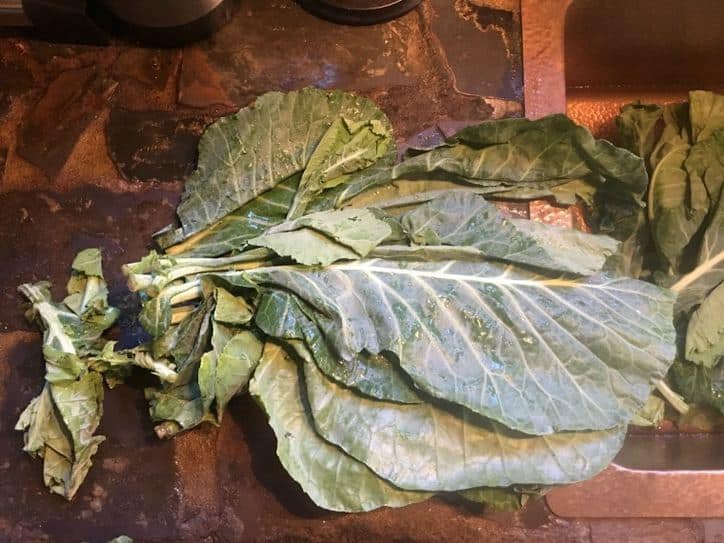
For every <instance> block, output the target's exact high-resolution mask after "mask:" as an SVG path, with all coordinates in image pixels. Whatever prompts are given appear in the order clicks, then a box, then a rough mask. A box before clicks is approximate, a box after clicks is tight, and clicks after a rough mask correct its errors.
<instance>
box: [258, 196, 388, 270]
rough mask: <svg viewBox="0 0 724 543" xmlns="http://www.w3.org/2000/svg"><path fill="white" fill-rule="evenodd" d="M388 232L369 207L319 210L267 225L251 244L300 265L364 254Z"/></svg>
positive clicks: (382, 239)
mask: <svg viewBox="0 0 724 543" xmlns="http://www.w3.org/2000/svg"><path fill="white" fill-rule="evenodd" d="M391 233H392V230H391V229H390V227H389V226H388V224H387V223H386V222H385V221H383V220H380V219H378V218H376V217H375V215H374V214H373V213H372V212H371V211H370V210H369V209H344V210H332V211H319V212H316V213H312V214H310V215H306V216H304V217H301V218H299V219H294V220H291V221H288V222H285V223H282V224H280V225H278V226H275V227H273V228H270V229H269V230H267V231H266V232H265V233H264V234H262V235H261V236H259V237H256V238H253V239H251V240H249V243H250V244H251V245H257V246H260V247H267V248H268V249H271V250H272V251H274V252H275V253H277V254H278V255H280V256H289V257H291V258H292V259H294V260H295V261H297V262H299V263H300V264H305V265H308V266H314V265H322V266H326V265H328V264H331V263H332V262H335V261H337V260H355V259H357V258H360V257H364V256H367V254H369V252H370V251H371V250H372V249H374V248H375V247H376V246H377V245H379V244H380V243H382V242H383V241H384V240H385V238H387V236H389V235H390V234H391Z"/></svg>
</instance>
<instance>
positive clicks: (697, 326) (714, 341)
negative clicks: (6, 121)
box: [686, 283, 724, 368]
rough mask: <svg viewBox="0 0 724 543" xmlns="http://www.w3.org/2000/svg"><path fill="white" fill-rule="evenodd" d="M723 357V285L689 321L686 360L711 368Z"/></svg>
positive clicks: (714, 291)
mask: <svg viewBox="0 0 724 543" xmlns="http://www.w3.org/2000/svg"><path fill="white" fill-rule="evenodd" d="M722 356H724V283H721V284H720V285H719V286H718V287H716V288H715V289H714V290H713V291H712V292H711V293H710V294H709V295H708V296H707V297H706V299H705V300H704V301H703V302H702V304H701V305H700V306H699V308H698V309H697V310H696V311H695V312H694V314H693V315H692V316H691V319H690V320H689V326H688V328H687V330H686V359H687V360H689V361H691V362H694V363H696V364H703V365H704V366H706V367H708V368H711V367H713V366H714V365H715V364H716V363H717V361H718V360H719V358H720V357H722Z"/></svg>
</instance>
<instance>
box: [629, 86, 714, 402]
mask: <svg viewBox="0 0 724 543" xmlns="http://www.w3.org/2000/svg"><path fill="white" fill-rule="evenodd" d="M618 125H619V129H620V132H621V136H622V139H623V141H624V143H625V145H626V146H627V147H628V148H630V149H631V150H632V151H634V152H636V153H638V154H639V155H640V156H642V157H643V158H644V160H645V161H646V164H647V167H648V168H649V170H650V171H651V181H650V184H649V187H648V206H647V213H646V220H645V221H639V222H638V225H639V226H638V228H637V229H636V232H635V233H634V236H635V237H636V238H637V239H638V240H639V243H638V244H637V248H636V251H637V252H638V254H639V255H641V256H640V257H639V259H640V260H642V261H645V262H647V263H648V265H647V268H648V269H645V270H644V273H646V272H648V273H649V275H650V277H651V278H652V279H653V280H655V281H656V282H658V283H659V284H662V285H667V286H671V289H672V290H673V291H674V292H676V293H677V301H676V304H675V320H676V322H675V325H676V328H677V330H678V331H679V340H678V355H677V361H676V363H675V364H674V365H673V367H672V370H671V377H672V381H673V382H674V384H675V386H676V388H677V391H678V392H679V393H680V394H682V396H683V397H684V399H685V400H686V401H688V402H691V403H694V404H699V405H708V406H710V407H713V408H715V409H718V410H719V411H720V412H721V413H724V364H722V363H721V361H722V358H724V198H722V191H723V190H724V96H721V95H717V94H714V93H711V92H705V91H693V92H691V93H689V101H688V102H686V103H677V104H669V105H666V106H657V105H642V104H630V105H627V106H625V107H624V108H623V109H622V111H621V115H620V116H619V118H618ZM650 247H651V248H653V251H649V248H650ZM647 252H651V253H655V254H654V255H650V256H649V257H648V258H646V257H645V255H646V253H647ZM677 405H678V403H677ZM682 410H683V411H685V410H686V407H685V406H684V408H683V409H682Z"/></svg>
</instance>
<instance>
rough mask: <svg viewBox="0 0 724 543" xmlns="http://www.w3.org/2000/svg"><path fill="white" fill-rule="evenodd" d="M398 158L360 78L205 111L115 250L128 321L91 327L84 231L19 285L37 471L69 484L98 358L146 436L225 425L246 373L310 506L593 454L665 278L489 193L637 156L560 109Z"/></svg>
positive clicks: (665, 360)
mask: <svg viewBox="0 0 724 543" xmlns="http://www.w3.org/2000/svg"><path fill="white" fill-rule="evenodd" d="M396 162H397V149H396V145H395V140H394V137H393V134H392V129H391V127H390V124H389V121H388V120H387V118H386V117H385V115H384V114H383V113H382V112H381V111H380V110H379V109H378V108H377V107H375V105H374V104H373V103H372V102H370V101H369V100H366V99H363V98H359V97H356V96H352V95H349V94H346V93H343V92H339V91H332V92H327V91H321V90H315V89H304V90H300V91H295V92H290V93H286V94H282V93H269V94H266V95H264V96H262V97H260V98H259V99H258V100H257V101H256V103H255V104H254V105H253V106H251V107H249V108H245V109H242V110H241V111H239V112H238V113H237V114H235V115H232V116H230V117H226V118H223V119H220V120H219V121H217V122H215V123H214V124H212V125H211V126H210V127H209V128H208V129H207V131H206V133H205V134H204V136H203V137H202V139H201V142H200V144H199V160H198V169H197V170H196V171H195V172H194V173H193V174H192V176H191V177H190V179H189V180H188V181H187V183H186V187H185V191H184V194H183V197H182V201H181V203H180V204H179V206H178V209H177V214H178V223H177V224H174V225H171V226H169V227H168V228H166V229H164V230H163V231H162V232H159V233H158V234H157V235H156V236H155V242H156V244H157V246H158V247H159V248H160V251H158V252H151V253H150V254H149V255H147V256H146V257H144V258H143V259H141V260H140V261H138V262H134V263H130V264H127V265H126V266H125V268H124V272H125V274H126V276H127V277H128V284H129V287H130V288H131V290H133V291H135V292H137V293H138V294H139V296H140V297H141V299H142V301H143V309H142V311H141V314H140V316H139V319H140V322H141V323H142V324H143V326H144V328H145V329H146V330H147V331H148V333H149V335H150V340H149V341H148V343H146V344H144V345H142V346H139V347H138V348H136V349H132V350H127V351H114V348H113V345H112V344H111V343H104V342H103V341H102V340H100V339H99V337H100V333H101V332H102V330H103V329H104V328H106V327H107V326H109V325H110V324H111V323H112V321H113V318H114V317H115V313H114V312H113V310H112V309H110V308H108V306H107V303H106V298H105V284H104V283H103V280H102V274H101V271H100V262H99V255H98V253H97V252H93V251H89V252H85V253H82V254H81V255H79V257H78V258H77V259H76V262H75V263H74V265H73V269H74V272H73V273H74V276H73V279H72V280H71V283H70V284H69V296H68V298H66V299H65V300H64V301H63V302H62V303H53V302H51V301H50V300H49V299H48V296H47V288H45V287H43V286H42V285H41V286H24V287H23V292H24V293H26V295H27V296H28V298H29V299H30V301H31V302H32V304H33V305H32V309H31V316H33V317H34V318H35V319H36V320H38V321H39V322H40V324H41V326H42V327H43V328H44V329H45V330H46V333H45V345H46V349H45V357H46V360H47V367H48V377H47V381H48V383H47V384H46V389H45V390H44V391H43V393H42V394H41V396H40V397H39V399H37V400H34V401H33V403H32V404H31V405H30V407H29V408H28V410H27V411H26V412H25V413H24V414H23V416H22V418H21V421H20V423H19V428H20V429H23V430H25V432H26V434H25V435H26V449H27V450H28V451H29V452H31V453H32V454H37V455H40V456H43V457H44V461H45V472H46V482H48V484H49V486H50V487H51V489H52V490H53V491H55V492H58V493H60V494H63V495H64V496H66V497H68V498H71V497H72V496H73V493H74V492H75V490H76V489H77V487H78V484H79V483H80V481H81V480H82V478H83V476H84V475H85V473H86V472H87V469H88V466H89V465H90V457H91V456H92V454H93V453H94V452H95V449H96V448H97V445H98V441H99V440H100V439H102V438H99V437H95V436H94V435H93V434H94V432H95V428H96V426H97V421H98V419H99V417H100V410H101V405H102V402H101V401H102V394H103V388H102V386H101V377H104V378H105V380H106V381H107V382H108V383H109V384H116V383H118V382H119V381H121V380H122V379H123V377H124V375H125V374H126V373H127V372H128V371H129V370H130V368H131V366H139V367H142V368H146V369H147V370H149V371H152V372H153V373H155V374H156V375H157V376H158V379H159V384H158V386H156V387H155V388H151V389H148V390H147V391H146V396H147V398H148V401H149V404H150V414H151V417H152V419H153V420H154V422H155V424H156V432H157V434H158V435H159V436H161V437H170V436H173V435H174V434H177V433H178V432H181V431H184V430H189V429H191V428H193V427H194V426H196V425H198V424H201V423H203V422H210V423H212V424H220V423H221V421H222V417H223V414H224V410H225V408H226V406H227V404H228V403H229V401H230V400H231V399H232V398H233V397H234V396H235V395H237V394H240V393H244V392H246V391H248V392H249V393H250V394H251V395H252V396H253V397H254V398H255V399H256V400H257V401H258V403H259V405H260V406H261V408H262V409H263V410H264V411H265V412H266V414H267V416H268V418H269V424H270V425H271V427H272V428H273V430H274V432H275V434H276V437H277V454H278V456H279V459H280V461H281V463H282V464H283V465H284V467H285V468H286V470H287V471H288V472H289V474H290V476H291V477H292V478H293V479H294V480H295V481H296V482H297V483H299V484H300V485H301V487H302V488H303V489H304V491H305V492H306V493H307V494H308V495H309V496H310V497H311V499H312V500H313V501H314V502H315V503H316V504H318V505H319V506H321V507H323V508H326V509H331V510H337V511H367V510H371V509H375V508H378V507H382V506H402V505H405V504H408V503H412V502H418V501H420V500H424V499H426V498H428V497H430V496H432V495H433V494H436V493H449V492H455V493H460V494H461V495H462V496H464V497H465V498H467V499H470V500H475V501H479V502H483V503H486V504H488V505H489V506H491V507H492V508H501V509H502V508H515V507H519V506H520V505H521V504H522V503H523V502H524V501H525V500H526V499H527V498H528V497H529V496H531V495H539V494H540V493H542V492H544V491H545V490H546V489H547V488H549V487H551V486H554V485H562V484H568V483H573V482H576V481H580V480H582V479H586V478H588V477H591V476H593V475H595V474H596V473H598V472H599V471H601V470H602V469H603V468H605V467H606V466H607V465H608V464H609V462H611V460H612V459H613V457H614V456H615V455H616V453H617V452H618V450H619V449H620V448H621V445H622V442H623V438H624V434H625V432H626V426H627V424H628V423H629V422H630V421H631V420H632V418H634V417H635V416H637V414H638V413H639V412H640V411H641V409H642V408H644V406H645V405H647V402H648V401H649V397H650V394H651V391H652V389H653V388H654V386H655V384H656V383H663V382H662V381H661V380H662V379H663V378H664V377H665V376H666V374H667V372H668V370H669V367H670V366H671V363H672V361H673V360H674V357H675V352H676V349H675V338H676V333H675V329H674V327H673V324H672V322H673V312H674V301H675V297H674V295H673V294H672V293H671V292H670V291H669V290H668V289H666V288H662V287H660V286H657V285H655V284H652V283H649V282H645V281H642V280H639V279H636V278H629V277H626V276H625V275H622V274H621V273H619V269H620V268H621V260H622V256H621V252H620V248H621V243H620V242H618V241H616V240H615V239H613V238H611V237H608V236H603V235H594V234H588V233H583V232H579V231H574V230H570V229H564V228H558V227H553V226H548V225H544V224H539V223H535V222H532V221H528V220H523V219H515V218H507V217H506V216H504V215H503V214H502V213H501V212H500V211H499V210H498V208H497V207H496V205H495V204H494V203H491V201H490V199H491V198H492V199H494V198H506V199H509V198H521V199H528V198H538V197H543V196H546V197H553V198H555V199H557V200H558V201H560V202H565V203H570V202H574V201H576V200H577V199H579V198H581V199H584V200H585V201H589V202H590V201H593V200H594V199H595V198H597V197H598V195H599V193H604V192H609V193H614V194H616V195H617V197H618V198H619V199H620V202H621V206H622V207H626V206H630V207H631V208H632V209H640V208H642V206H643V199H644V197H645V195H646V188H647V184H648V176H647V173H646V169H645V165H644V161H643V160H642V159H641V158H639V157H638V156H636V155H635V154H634V153H631V152H629V151H627V150H624V149H619V148H616V147H614V146H613V145H612V144H610V143H608V142H606V141H603V140H596V139H594V138H593V137H592V136H591V134H590V133H589V132H588V131H587V130H585V129H584V128H582V127H580V126H577V125H576V124H574V123H573V122H571V121H570V120H569V119H568V118H566V117H565V116H562V115H555V116H551V117H547V118H544V119H541V120H538V121H528V120H525V119H508V120H501V121H490V122H484V123H482V124H479V125H477V126H472V127H469V128H466V129H464V130H462V131H461V132H460V133H458V134H457V135H455V136H454V137H452V138H450V139H449V140H447V141H445V142H444V143H442V144H441V145H439V146H437V147H435V148H433V149H427V150H424V149H423V150H415V151H414V152H411V153H408V156H407V157H406V158H405V159H404V160H402V161H401V162H399V163H396ZM44 289H45V290H44ZM67 396H72V398H73V404H72V408H70V407H69V408H67V409H66V408H65V404H64V400H65V398H66V397H67ZM61 434H62V435H61Z"/></svg>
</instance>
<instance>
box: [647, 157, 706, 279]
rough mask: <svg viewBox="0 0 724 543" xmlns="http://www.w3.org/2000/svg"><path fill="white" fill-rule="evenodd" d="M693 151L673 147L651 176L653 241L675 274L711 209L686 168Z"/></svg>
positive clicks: (650, 215)
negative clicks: (687, 160)
mask: <svg viewBox="0 0 724 543" xmlns="http://www.w3.org/2000/svg"><path fill="white" fill-rule="evenodd" d="M690 149H691V147H690V146H689V144H688V143H682V144H680V145H676V146H672V148H671V149H670V151H669V152H668V153H666V154H665V155H664V156H662V157H661V160H660V162H659V163H658V165H657V166H656V169H655V170H654V171H653V173H652V174H651V185H650V187H649V206H648V213H649V221H650V223H651V228H652V234H653V239H654V242H655V243H656V248H657V250H658V251H659V253H660V254H661V256H662V258H663V259H664V260H665V261H666V263H667V265H668V267H669V269H670V270H671V272H672V273H679V271H680V270H681V265H682V262H681V259H682V255H683V252H684V249H685V248H686V247H687V246H688V245H689V243H690V242H691V240H692V238H693V237H694V235H695V234H696V232H697V231H698V230H699V228H700V227H701V225H702V223H703V222H704V219H705V218H706V215H707V213H708V210H709V205H708V197H707V196H706V191H705V189H704V187H703V184H702V183H701V181H700V180H699V181H697V180H693V179H691V178H690V177H689V175H688V173H687V172H686V169H685V168H684V163H685V161H686V159H687V157H688V156H689V151H690Z"/></svg>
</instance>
